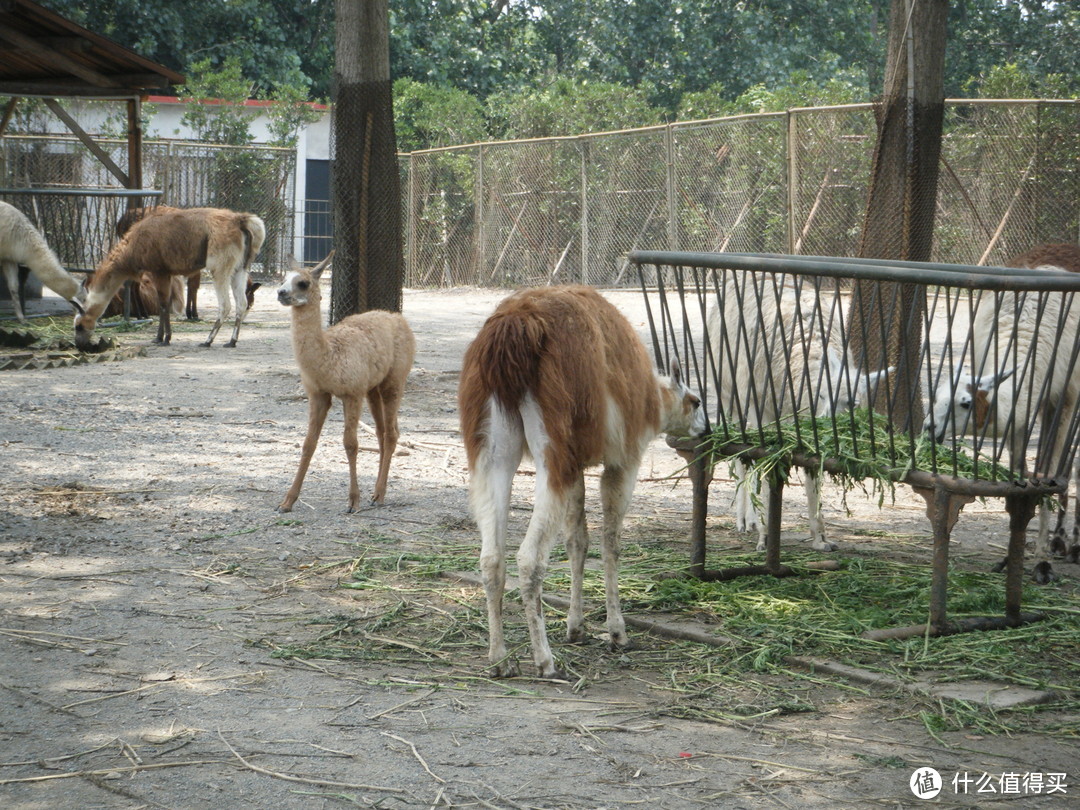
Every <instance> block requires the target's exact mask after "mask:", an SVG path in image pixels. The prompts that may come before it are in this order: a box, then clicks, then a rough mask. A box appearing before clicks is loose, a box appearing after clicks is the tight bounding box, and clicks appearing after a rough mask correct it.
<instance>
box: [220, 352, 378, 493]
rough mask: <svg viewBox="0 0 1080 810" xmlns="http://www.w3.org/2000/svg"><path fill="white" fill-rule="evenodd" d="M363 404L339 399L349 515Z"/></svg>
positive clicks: (354, 489)
mask: <svg viewBox="0 0 1080 810" xmlns="http://www.w3.org/2000/svg"><path fill="white" fill-rule="evenodd" d="M226 345H227V344H226ZM363 402H364V401H363V399H362V398H360V397H357V396H351V397H342V398H341V404H342V406H343V407H344V409H345V434H344V436H343V437H342V442H343V444H344V445H345V457H346V458H347V459H348V460H349V508H348V509H346V510H345V511H346V512H348V513H350V514H352V513H353V512H355V511H356V508H357V507H358V506H359V505H360V486H359V484H357V483H356V453H357V451H359V450H360V441H359V439H357V438H356V429H357V427H358V426H359V424H360V409H361V407H362V406H363Z"/></svg>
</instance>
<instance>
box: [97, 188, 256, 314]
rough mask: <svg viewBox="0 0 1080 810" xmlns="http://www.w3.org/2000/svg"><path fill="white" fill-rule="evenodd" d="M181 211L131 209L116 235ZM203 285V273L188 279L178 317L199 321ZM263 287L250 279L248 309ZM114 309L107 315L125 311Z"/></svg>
mask: <svg viewBox="0 0 1080 810" xmlns="http://www.w3.org/2000/svg"><path fill="white" fill-rule="evenodd" d="M180 210H181V209H179V208H173V207H172V206H169V205H157V206H149V207H146V208H129V209H128V210H127V211H125V212H124V215H123V216H121V217H120V219H118V220H117V221H116V235H117V236H119V237H121V238H122V237H123V236H124V234H126V233H127V232H128V231H129V230H131V226H132V225H134V224H135V223H136V222H138V221H139V220H140V219H142V218H143V217H146V216H153V215H154V214H164V213H166V212H168V211H180ZM144 275H145V274H144ZM201 285H202V273H201V272H199V273H192V274H191V275H190V276H188V277H187V297H186V299H185V301H184V309H183V312H182V313H181V312H179V311H177V310H176V308H175V306H174V308H173V311H174V312H176V314H177V315H180V314H183V315H184V317H186V318H187V319H188V320H189V321H197V320H199V303H198V302H199V287H200V286H201ZM261 286H262V282H259V281H252V280H251V279H248V282H247V290H246V296H247V303H248V309H251V308H252V307H253V306H255V291H256V290H257V289H259V287H261ZM181 297H183V293H182V292H181ZM113 309H114V307H113V305H112V304H110V305H109V309H108V310H106V315H112V314H116V315H119V314H120V312H122V311H123V309H121V310H120V312H113ZM157 311H158V306H157V305H156V303H155V305H154V306H153V307H152V308H147V309H146V310H145V311H144V312H143V313H142V314H135V313H134V312H133V313H132V314H135V317H140V318H141V317H146V316H147V315H149V314H152V313H153V314H156V313H157Z"/></svg>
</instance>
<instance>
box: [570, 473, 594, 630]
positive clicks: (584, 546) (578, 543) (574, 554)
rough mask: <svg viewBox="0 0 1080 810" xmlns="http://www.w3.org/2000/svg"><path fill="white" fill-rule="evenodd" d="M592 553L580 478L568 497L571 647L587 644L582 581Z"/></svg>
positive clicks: (583, 485)
mask: <svg viewBox="0 0 1080 810" xmlns="http://www.w3.org/2000/svg"><path fill="white" fill-rule="evenodd" d="M588 550H589V529H588V527H587V526H586V525H585V478H584V477H583V476H582V477H580V478H578V479H577V480H576V481H575V482H574V485H573V487H572V488H571V489H570V491H569V492H568V493H567V506H566V556H567V557H568V558H569V559H570V609H569V610H568V611H567V613H566V640H567V641H568V642H570V643H571V644H580V643H582V642H584V641H585V639H586V633H585V598H584V596H583V595H582V578H583V577H584V575H585V555H586V553H587V552H588Z"/></svg>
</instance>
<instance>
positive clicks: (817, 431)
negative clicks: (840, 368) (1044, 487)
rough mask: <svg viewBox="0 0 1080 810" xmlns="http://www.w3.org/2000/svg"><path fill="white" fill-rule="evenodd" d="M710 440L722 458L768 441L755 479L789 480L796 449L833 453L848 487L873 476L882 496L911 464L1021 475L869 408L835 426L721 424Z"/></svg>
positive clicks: (811, 421) (977, 475)
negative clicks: (897, 427) (894, 427)
mask: <svg viewBox="0 0 1080 810" xmlns="http://www.w3.org/2000/svg"><path fill="white" fill-rule="evenodd" d="M706 441H707V442H708V443H709V444H710V449H711V452H712V455H713V458H714V459H715V460H717V461H732V460H734V459H735V458H737V456H738V454H737V453H730V452H727V451H726V450H725V448H726V446H728V445H730V444H732V443H737V444H749V445H755V446H761V447H764V448H765V449H766V454H765V455H764V456H763V457H762V458H761V459H760V460H756V461H755V462H754V464H753V466H752V467H751V468H750V470H749V478H750V480H751V481H753V482H755V483H758V482H760V480H761V479H762V478H763V477H765V476H768V475H774V474H775V475H779V476H780V478H781V480H786V478H787V472H788V468H789V467H790V465H791V457H792V455H793V454H795V453H802V454H804V455H809V456H817V457H819V458H822V459H833V460H835V461H836V462H837V463H838V464H839V465H840V467H841V471H840V472H838V473H828V475H830V477H832V478H833V479H834V480H836V481H837V482H839V483H840V484H841V486H842V487H843V489H844V491H845V492H847V491H850V490H852V489H855V488H861V489H866V488H867V482H869V488H870V490H871V491H872V492H873V493H874V494H875V495H877V496H878V498H879V501H880V500H883V499H884V497H885V495H886V493H888V494H892V493H893V492H894V491H895V486H896V483H897V482H898V481H900V480H902V479H903V477H904V476H905V475H906V474H907V473H908V472H910V471H911V470H923V471H927V472H940V473H944V474H947V475H954V476H956V477H958V478H968V479H976V480H982V481H1009V480H1013V479H1015V478H1016V476H1015V474H1014V473H1012V472H1011V471H1010V470H1009V468H1008V467H1005V466H1003V465H1001V464H998V463H996V462H992V461H989V460H987V459H986V458H984V457H981V456H980V457H974V456H972V455H971V453H970V452H968V450H967V449H966V448H964V447H962V446H957V448H956V451H955V452H954V451H953V449H952V448H951V447H950V446H948V445H946V444H938V443H936V442H933V441H930V440H929V439H928V438H927V437H926V436H924V435H923V434H922V433H920V434H919V435H918V436H916V437H915V439H914V440H912V439H911V438H910V437H908V436H906V435H904V434H899V433H895V434H891V433H890V426H889V424H888V422H887V420H886V419H885V417H884V416H882V415H881V414H879V413H875V412H874V411H871V410H869V409H868V408H859V409H856V410H854V411H851V412H849V413H845V414H838V415H837V416H836V418H835V426H834V422H833V420H830V419H819V418H815V417H802V418H800V419H797V420H786V421H781V422H773V423H771V424H768V425H763V426H761V427H759V428H749V427H748V428H747V429H746V430H745V431H742V430H739V429H733V428H731V427H724V426H722V425H721V426H718V427H716V428H715V429H714V430H713V432H712V433H711V434H710V435H709V436H707V437H706ZM756 489H757V487H755V490H756Z"/></svg>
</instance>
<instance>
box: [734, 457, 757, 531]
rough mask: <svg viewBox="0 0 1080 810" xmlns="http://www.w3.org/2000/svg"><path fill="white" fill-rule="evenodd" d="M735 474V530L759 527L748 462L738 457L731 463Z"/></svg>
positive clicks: (749, 529) (748, 529)
mask: <svg viewBox="0 0 1080 810" xmlns="http://www.w3.org/2000/svg"><path fill="white" fill-rule="evenodd" d="M731 467H732V473H733V475H734V476H735V531H737V532H748V531H751V530H752V529H755V528H757V518H756V517H755V514H754V503H753V499H752V498H751V497H750V495H751V487H752V486H753V483H752V481H751V479H750V476H749V469H748V467H747V465H746V462H744V461H742V460H741V459H736V460H735V461H733V462H732V464H731Z"/></svg>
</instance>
